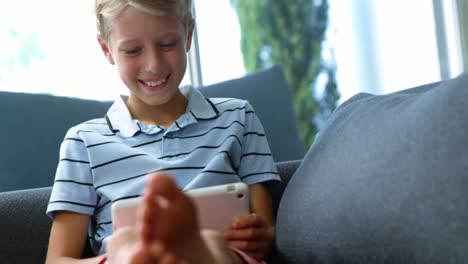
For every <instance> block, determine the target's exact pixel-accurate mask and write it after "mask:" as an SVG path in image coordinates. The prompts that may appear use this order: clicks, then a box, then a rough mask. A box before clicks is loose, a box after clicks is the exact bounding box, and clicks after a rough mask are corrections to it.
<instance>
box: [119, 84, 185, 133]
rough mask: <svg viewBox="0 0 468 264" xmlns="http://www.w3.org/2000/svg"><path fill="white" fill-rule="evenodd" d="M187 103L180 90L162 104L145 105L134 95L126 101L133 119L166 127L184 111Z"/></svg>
mask: <svg viewBox="0 0 468 264" xmlns="http://www.w3.org/2000/svg"><path fill="white" fill-rule="evenodd" d="M187 103H188V100H187V98H186V97H185V96H184V95H183V94H182V93H180V92H179V93H178V94H177V95H176V96H174V97H173V98H172V100H171V101H169V102H167V103H166V104H163V105H157V106H153V105H147V104H145V103H144V102H142V101H140V100H139V99H138V98H136V97H134V96H130V97H129V98H128V100H127V102H126V104H127V107H128V109H129V111H130V113H131V114H132V117H133V119H137V120H139V121H141V122H143V123H145V124H148V125H159V126H162V127H166V128H167V127H170V126H171V125H172V124H173V123H174V122H175V121H176V120H177V119H179V117H180V116H181V115H183V114H184V113H185V111H186V108H187Z"/></svg>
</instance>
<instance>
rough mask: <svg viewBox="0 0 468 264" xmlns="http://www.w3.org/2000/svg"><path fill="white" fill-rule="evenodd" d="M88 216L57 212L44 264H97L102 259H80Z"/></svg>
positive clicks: (85, 236) (85, 237)
mask: <svg viewBox="0 0 468 264" xmlns="http://www.w3.org/2000/svg"><path fill="white" fill-rule="evenodd" d="M88 224H89V216H88V215H84V214H79V213H73V212H68V211H59V212H57V213H56V215H55V217H54V221H53V223H52V229H51V231H50V238H49V248H48V250H47V259H46V264H54V263H61V264H62V263H83V264H85V263H94V264H96V263H99V260H100V259H102V258H103V257H102V256H100V257H95V258H89V259H80V258H81V255H82V253H83V249H84V246H85V242H86V239H87V229H88Z"/></svg>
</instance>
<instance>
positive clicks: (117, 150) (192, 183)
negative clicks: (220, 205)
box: [47, 87, 280, 254]
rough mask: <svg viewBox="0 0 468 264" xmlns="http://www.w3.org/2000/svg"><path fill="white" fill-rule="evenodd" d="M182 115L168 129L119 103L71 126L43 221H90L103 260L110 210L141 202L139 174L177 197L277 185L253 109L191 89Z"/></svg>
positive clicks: (185, 89)
mask: <svg viewBox="0 0 468 264" xmlns="http://www.w3.org/2000/svg"><path fill="white" fill-rule="evenodd" d="M181 91H182V93H183V94H184V95H185V96H186V97H187V99H188V104H187V110H186V112H185V113H184V114H183V115H182V116H180V118H178V119H177V121H176V122H174V124H172V125H171V126H170V127H168V128H164V127H161V126H157V125H146V124H144V123H142V122H140V121H138V120H134V119H132V116H131V114H130V112H129V110H128V108H127V106H126V104H125V102H126V100H127V97H125V96H121V98H120V99H118V100H116V101H115V102H114V104H113V105H112V106H111V108H110V109H109V111H108V112H107V115H106V116H105V117H104V118H99V119H93V120H90V121H87V122H84V123H81V124H79V125H77V126H75V127H72V128H71V129H69V131H68V132H67V134H66V136H65V138H64V140H63V142H62V144H61V147H60V161H59V164H58V167H57V172H56V176H55V182H54V186H53V189H52V194H51V197H50V201H49V205H48V208H47V214H48V215H49V216H50V217H53V216H54V212H55V211H59V210H66V211H73V212H77V213H82V214H87V215H90V216H92V217H91V222H90V227H89V238H90V241H91V244H92V247H93V249H94V250H95V253H96V254H101V253H104V251H105V242H106V239H105V238H107V237H108V236H109V235H111V234H112V219H111V210H110V209H111V205H112V203H113V202H115V201H117V200H121V199H126V198H132V197H136V196H139V195H141V193H142V191H143V189H144V187H145V182H146V177H145V176H146V175H147V174H149V173H151V172H156V171H165V172H167V173H168V174H170V175H171V176H172V177H173V178H174V180H175V182H176V183H177V184H178V186H179V187H180V188H181V189H183V190H189V189H194V188H199V187H207V186H212V185H218V184H226V183H233V182H239V181H242V182H245V183H247V184H255V183H260V182H265V181H271V180H274V181H279V180H280V178H279V175H278V172H277V170H276V167H275V164H274V162H273V158H272V155H271V151H270V148H269V146H268V142H267V138H266V137H265V132H264V130H263V127H262V125H261V123H260V121H259V120H258V118H257V116H256V114H255V112H254V110H253V108H252V106H251V105H250V104H249V103H248V102H247V101H244V100H239V99H233V98H210V99H208V98H205V97H204V96H203V95H202V94H201V93H200V92H199V91H198V90H196V89H194V88H191V87H183V88H181Z"/></svg>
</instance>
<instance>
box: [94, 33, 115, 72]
mask: <svg viewBox="0 0 468 264" xmlns="http://www.w3.org/2000/svg"><path fill="white" fill-rule="evenodd" d="M97 40H98V42H99V46H100V47H101V50H102V52H103V53H104V56H106V58H107V61H109V63H110V64H112V65H114V64H115V61H114V57H112V53H111V52H110V49H109V46H108V45H107V44H106V42H105V41H104V39H102V37H101V34H98V35H97Z"/></svg>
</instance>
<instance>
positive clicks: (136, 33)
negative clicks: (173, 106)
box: [98, 7, 193, 106]
mask: <svg viewBox="0 0 468 264" xmlns="http://www.w3.org/2000/svg"><path fill="white" fill-rule="evenodd" d="M192 30H193V28H191V29H190V30H185V28H184V26H183V24H182V23H181V22H180V20H179V19H178V18H176V17H173V16H152V15H149V14H146V13H144V12H140V11H138V10H136V9H134V8H132V7H128V8H126V9H125V10H124V11H123V12H122V13H121V14H120V15H119V16H118V17H117V18H115V19H114V20H113V21H112V24H111V31H110V36H109V42H108V44H109V45H107V44H106V43H105V42H104V41H103V40H102V39H101V38H100V37H98V40H99V43H100V45H101V48H102V50H103V52H104V54H105V55H106V57H107V59H108V61H109V62H110V63H111V64H115V65H117V68H118V71H119V74H120V78H121V79H122V81H123V82H124V83H125V85H126V86H127V87H128V89H130V99H131V100H132V102H137V103H139V104H143V105H142V106H163V105H170V103H171V100H172V99H174V98H175V97H176V96H178V95H180V91H179V85H180V83H181V81H182V79H183V77H184V74H185V69H186V66H187V58H186V53H187V51H188V50H189V49H190V45H191V38H192ZM130 99H129V100H130Z"/></svg>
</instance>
